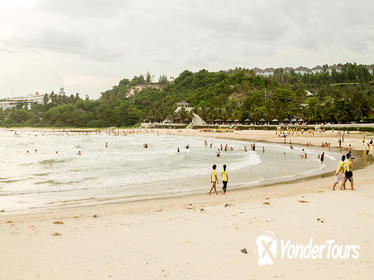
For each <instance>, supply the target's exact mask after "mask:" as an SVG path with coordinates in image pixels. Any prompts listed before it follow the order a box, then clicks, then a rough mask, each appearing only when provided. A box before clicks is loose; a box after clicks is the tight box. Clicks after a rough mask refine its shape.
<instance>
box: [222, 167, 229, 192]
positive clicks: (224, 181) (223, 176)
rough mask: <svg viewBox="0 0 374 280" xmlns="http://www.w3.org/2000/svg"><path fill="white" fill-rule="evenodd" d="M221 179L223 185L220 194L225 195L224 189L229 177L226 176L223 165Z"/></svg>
mask: <svg viewBox="0 0 374 280" xmlns="http://www.w3.org/2000/svg"><path fill="white" fill-rule="evenodd" d="M221 179H222V184H223V187H222V194H225V193H226V189H227V182H228V181H229V175H228V174H227V170H226V164H224V165H223V170H222V172H221Z"/></svg>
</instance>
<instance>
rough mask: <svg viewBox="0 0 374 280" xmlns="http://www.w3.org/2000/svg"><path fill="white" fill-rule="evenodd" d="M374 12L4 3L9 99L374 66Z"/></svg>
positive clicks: (334, 4)
mask: <svg viewBox="0 0 374 280" xmlns="http://www.w3.org/2000/svg"><path fill="white" fill-rule="evenodd" d="M373 12H374V3H373V2H372V1H368V0H358V1H354V2H348V1H323V0H316V1H301V0H299V1H296V0H271V1H270V0H269V1H254V0H253V1H244V0H241V1H239V0H238V1H231V2H229V1H223V0H216V1H214V0H205V1H197V0H186V1H171V0H159V1H151V0H143V1H121V0H108V1H103V0H64V1H60V0H32V1H29V0H18V1H11V0H3V1H1V2H0V24H1V26H2V28H1V29H0V60H1V61H2V66H3V67H2V69H0V75H1V77H2V78H3V79H1V80H0V96H8V95H9V92H11V88H12V87H13V88H15V90H14V91H15V94H20V95H21V94H25V93H28V92H32V91H36V90H38V91H41V92H43V91H51V90H52V89H54V90H57V89H58V88H59V87H65V88H66V89H67V90H68V92H70V93H75V92H80V93H81V94H82V95H84V94H89V95H90V96H91V97H98V96H99V94H100V92H102V91H104V90H106V89H108V88H110V87H111V85H114V84H116V83H117V82H118V80H119V79H121V78H123V77H132V76H133V75H137V74H139V73H144V72H146V71H147V70H149V71H151V72H152V73H154V74H155V75H156V77H157V76H158V75H160V74H163V73H165V74H168V75H174V76H176V75H178V74H179V72H181V71H183V70H184V69H191V70H193V71H196V70H199V69H201V68H206V69H208V70H219V69H227V68H233V67H236V66H241V67H255V66H258V67H269V66H274V67H279V66H300V65H305V66H315V65H318V64H322V63H328V64H333V63H339V62H346V61H355V62H358V63H367V64H370V63H373V61H372V51H373V45H374V19H373V17H372V14H373Z"/></svg>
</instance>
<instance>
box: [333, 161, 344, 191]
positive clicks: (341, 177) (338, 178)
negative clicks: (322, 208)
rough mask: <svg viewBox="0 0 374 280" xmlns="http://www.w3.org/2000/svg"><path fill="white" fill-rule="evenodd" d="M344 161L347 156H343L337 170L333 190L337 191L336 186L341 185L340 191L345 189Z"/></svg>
mask: <svg viewBox="0 0 374 280" xmlns="http://www.w3.org/2000/svg"><path fill="white" fill-rule="evenodd" d="M344 161H345V156H342V159H341V161H339V163H338V167H337V168H336V172H335V175H336V180H335V183H334V184H333V185H332V190H333V191H335V188H336V185H337V184H339V183H340V189H341V190H342V189H343V184H344V181H345V175H344Z"/></svg>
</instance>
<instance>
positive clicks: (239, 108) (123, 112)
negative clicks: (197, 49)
mask: <svg viewBox="0 0 374 280" xmlns="http://www.w3.org/2000/svg"><path fill="white" fill-rule="evenodd" d="M339 68H340V71H337V70H336V69H333V70H332V71H328V68H327V66H324V70H323V71H321V72H317V73H314V74H312V73H307V74H304V75H301V74H297V73H295V72H294V71H293V70H291V71H290V72H286V71H284V70H283V69H277V70H275V72H274V75H273V76H270V77H264V76H259V75H256V74H255V72H253V70H248V69H241V68H238V69H233V70H228V71H219V72H208V71H207V70H200V71H199V72H196V73H192V72H190V71H187V70H186V71H184V72H182V73H181V74H180V75H179V76H178V77H177V78H176V79H175V80H174V81H172V82H169V81H168V79H167V77H166V76H161V77H160V78H159V82H158V83H151V75H150V74H149V73H147V74H146V75H145V77H144V76H143V75H140V76H135V77H134V78H133V79H131V80H129V79H123V80H121V81H120V82H119V84H118V85H117V86H114V87H113V88H112V89H110V90H107V91H105V92H103V93H102V94H101V97H100V98H99V99H98V100H89V99H88V98H86V99H84V100H83V99H81V98H80V97H79V95H78V94H77V95H75V96H74V95H71V96H70V97H68V96H59V95H56V94H54V93H53V92H52V93H51V94H49V95H46V96H45V98H44V104H32V105H31V107H30V106H23V104H19V105H18V106H17V108H12V109H8V110H5V111H0V124H1V125H4V126H58V127H63V126H71V127H110V126H117V127H121V126H132V125H135V124H137V123H139V122H141V121H143V120H144V119H148V120H149V121H163V120H164V119H166V118H169V119H173V120H175V121H178V120H180V121H185V120H188V119H190V118H191V115H190V114H188V113H186V112H185V111H182V112H180V113H179V115H175V114H173V112H174V110H175V108H176V103H177V102H178V101H181V100H185V101H187V102H189V103H190V106H193V107H195V111H196V112H197V113H199V115H200V116H201V117H202V118H203V119H204V120H207V121H209V120H216V119H221V120H229V119H231V120H235V119H238V120H240V121H244V120H245V119H250V120H251V122H255V121H258V120H260V119H264V120H266V121H271V120H273V119H278V120H281V121H282V120H284V119H286V118H288V119H292V118H302V119H304V120H305V121H307V122H309V123H312V122H335V123H344V122H351V121H371V120H372V108H373V107H374V82H373V80H374V77H373V74H372V73H370V72H369V70H368V68H367V67H366V66H365V65H357V64H351V63H347V64H344V65H339ZM131 91H132V94H129V93H130V92H131ZM28 107H29V108H28Z"/></svg>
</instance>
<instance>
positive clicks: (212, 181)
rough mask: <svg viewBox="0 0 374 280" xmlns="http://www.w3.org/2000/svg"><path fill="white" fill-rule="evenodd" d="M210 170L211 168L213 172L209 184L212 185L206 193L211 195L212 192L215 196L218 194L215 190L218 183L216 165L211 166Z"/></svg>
mask: <svg viewBox="0 0 374 280" xmlns="http://www.w3.org/2000/svg"><path fill="white" fill-rule="evenodd" d="M212 168H213V170H212V172H211V173H210V182H211V183H212V187H211V188H210V191H209V193H208V194H209V195H210V194H211V192H212V190H214V192H215V193H216V194H218V192H217V189H216V184H217V181H218V178H217V171H216V168H217V165H215V164H213V166H212Z"/></svg>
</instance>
